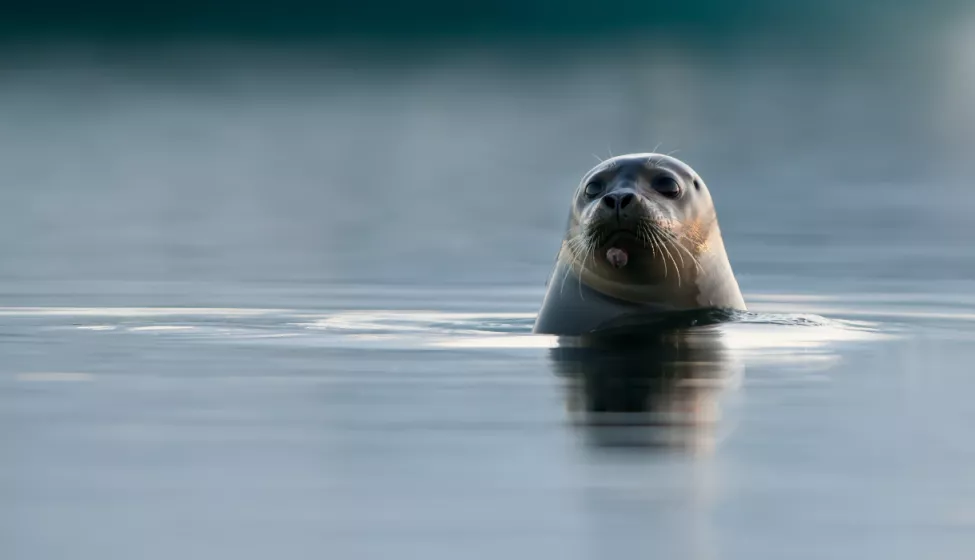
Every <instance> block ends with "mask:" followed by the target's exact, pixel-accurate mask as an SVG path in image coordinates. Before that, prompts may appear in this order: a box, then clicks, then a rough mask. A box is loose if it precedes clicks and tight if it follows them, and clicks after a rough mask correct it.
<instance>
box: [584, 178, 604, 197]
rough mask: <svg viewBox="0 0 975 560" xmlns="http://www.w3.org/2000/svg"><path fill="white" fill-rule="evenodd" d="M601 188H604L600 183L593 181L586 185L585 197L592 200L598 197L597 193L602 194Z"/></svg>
mask: <svg viewBox="0 0 975 560" xmlns="http://www.w3.org/2000/svg"><path fill="white" fill-rule="evenodd" d="M603 188H604V187H603V184H602V183H600V182H599V181H593V182H591V183H589V184H588V185H586V196H588V197H589V198H592V197H594V196H596V195H598V194H599V193H601V192H603Z"/></svg>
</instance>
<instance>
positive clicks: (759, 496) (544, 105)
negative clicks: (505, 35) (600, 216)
mask: <svg viewBox="0 0 975 560" xmlns="http://www.w3.org/2000/svg"><path fill="white" fill-rule="evenodd" d="M962 31H963V30H962ZM966 37H968V35H966V34H965V33H964V32H959V33H954V34H953V33H947V32H945V33H944V34H942V35H938V36H936V37H935V38H936V39H937V41H934V40H932V41H928V42H925V43H924V45H925V48H916V45H909V46H904V47H903V48H901V50H896V49H895V50H893V51H891V50H890V49H891V48H893V47H890V46H887V47H886V50H882V52H881V50H879V49H878V50H871V49H861V50H853V51H843V52H836V51H832V50H830V49H825V50H823V51H820V52H805V53H801V54H800V53H792V52H789V53H784V52H775V51H769V50H767V49H763V48H747V47H741V48H739V49H730V50H729V49H720V50H709V49H695V48H693V46H692V45H686V44H671V45H661V44H653V43H649V42H639V43H635V44H632V45H630V46H629V47H628V48H627V49H623V50H613V49H609V48H598V47H596V46H593V47H592V48H589V49H587V50H565V49H564V48H562V47H559V48H553V49H551V51H548V52H544V53H541V54H539V53H534V54H533V53H527V54H526V53H523V52H519V51H518V49H517V48H512V49H507V50H505V49H486V48H485V49H477V48H465V49H458V50H455V51H452V52H440V51H435V52H433V53H431V52H418V53H407V54H403V53H400V55H401V57H400V58H396V59H395V63H389V62H387V63H382V62H377V61H376V60H374V59H372V58H370V56H369V55H363V54H362V53H358V52H357V51H354V50H341V49H340V50H329V49H321V50H312V51H307V50H300V51H289V50H287V49H271V48H257V47H253V48H249V47H234V48H216V47H214V48H209V49H208V50H204V51H202V54H198V55H197V56H192V57H190V56H184V55H185V53H186V52H188V51H178V50H177V51H170V52H169V54H158V53H155V54H153V53H148V54H146V53H142V54H139V55H138V56H136V55H135V54H132V53H129V54H128V55H125V56H123V55H120V54H118V52H116V51H108V52H106V51H99V50H97V49H93V50H85V49H82V48H72V49H70V50H66V51H53V52H48V53H46V54H43V55H36V56H34V55H28V54H23V53H19V54H17V55H16V56H14V55H9V56H8V57H7V58H6V59H4V62H3V65H2V70H0V79H2V82H3V84H4V87H3V88H0V129H2V130H3V135H2V138H0V197H2V198H0V263H2V264H0V349H2V350H0V417H2V421H0V444H2V449H3V455H4V461H3V462H2V463H0V553H2V556H3V557H4V558H10V559H18V560H19V559H28V558H29V559H32V560H33V559H45V558H63V557H65V556H71V557H75V558H98V559H109V558H131V557H139V558H147V559H154V558H160V559H162V558H174V557H180V558H267V557H269V556H272V555H274V556H278V557H288V558H304V557H316V558H321V557H336V558H387V557H391V556H393V555H397V556H405V557H411V558H412V557H417V558H456V557H458V556H461V557H464V558H501V557H511V556H515V557H537V556H539V555H542V556H551V557H557V558H604V557H608V556H613V555H621V554H622V555H643V556H646V555H652V556H656V557H663V558H707V559H710V558H733V559H734V558H749V559H751V558H781V557H783V556H785V557H789V558H824V557H828V558H863V557H868V558H918V557H936V558H954V557H962V556H963V555H964V554H965V552H966V551H968V550H969V549H970V548H971V547H972V545H975V530H973V529H975V509H973V506H972V503H975V475H973V474H972V473H971V469H970V468H969V466H970V465H971V463H972V461H973V460H975V445H973V444H972V443H970V442H971V440H969V439H968V437H967V436H968V434H967V427H968V426H969V425H970V424H971V421H972V420H973V419H975V418H973V413H972V411H973V410H975V409H973V407H972V406H971V405H970V401H971V397H970V395H971V394H972V393H973V391H975V381H973V379H972V378H971V377H970V376H969V375H968V374H969V371H970V368H969V367H968V365H969V363H970V362H971V360H972V358H973V357H975V354H973V351H972V347H973V346H972V341H973V334H975V322H973V319H975V298H973V297H972V295H971V294H972V287H973V284H972V277H973V273H975V250H973V249H972V246H971V244H970V243H969V240H970V239H971V238H972V236H973V234H975V231H973V228H975V225H973V224H975V221H973V220H971V219H970V218H969V214H970V212H971V211H972V209H973V207H975V199H973V197H975V194H972V192H971V190H970V188H969V186H970V185H969V182H970V181H969V177H970V176H971V172H972V171H973V169H972V162H971V160H970V157H969V156H968V154H970V153H971V152H970V150H971V148H972V146H973V145H975V127H973V126H972V125H975V110H973V109H972V106H971V104H970V103H969V100H970V99H971V98H972V95H971V94H972V93H975V92H973V90H975V74H973V73H972V72H971V67H970V60H971V58H970V55H969V53H970V52H972V51H971V46H970V45H971V43H970V42H969V41H967V40H966ZM181 52H182V53H183V54H180V53H181ZM174 53H175V54H174ZM385 60H392V59H389V58H388V57H387V59H385ZM658 144H659V150H660V151H663V152H670V151H673V150H679V151H678V152H676V153H675V154H674V155H676V156H677V157H680V158H682V159H684V160H685V161H687V162H688V163H690V164H691V165H692V166H694V167H695V168H696V169H698V171H699V172H700V173H701V174H702V176H703V177H704V178H705V180H706V181H707V182H708V184H709V187H710V189H711V192H712V195H713V197H714V199H715V201H716V204H717V207H718V212H719V218H720V220H721V225H722V230H723V232H724V236H725V241H726V245H727V248H728V252H729V256H730V258H731V262H732V265H733V266H734V268H735V271H736V273H737V275H738V279H739V282H740V284H741V285H742V288H743V291H744V294H745V298H746V301H747V303H748V305H749V308H750V311H751V312H752V313H753V314H752V315H749V316H748V317H746V318H745V319H744V320H743V321H741V322H737V323H733V324H729V325H724V326H722V327H719V328H718V329H717V330H716V332H701V333H695V334H689V335H687V336H688V339H687V341H685V342H686V344H685V345H684V346H682V348H683V350H682V351H681V352H684V354H674V355H671V354H668V353H666V352H665V351H662V352H661V353H644V354H640V353H639V350H638V351H637V353H636V354H634V355H631V356H627V355H626V353H625V352H624V353H623V354H622V355H621V354H618V353H617V354H613V357H611V359H623V360H625V361H622V362H620V361H616V362H602V361H600V360H602V359H604V358H598V357H597V358H594V359H592V360H590V361H585V360H584V361H582V362H573V361H572V360H571V359H570V360H569V361H568V364H569V366H570V367H569V368H568V370H567V371H566V370H560V362H559V361H558V360H557V359H555V355H553V354H551V351H552V347H553V341H552V340H551V339H549V338H546V337H534V336H531V335H530V330H531V325H532V318H533V314H534V312H535V311H536V310H537V307H538V305H539V303H540V301H541V297H542V294H543V291H544V282H545V279H546V277H547V275H548V273H549V270H550V266H551V265H552V262H553V259H554V256H555V252H556V250H557V248H558V245H559V242H560V235H561V228H562V226H563V224H564V220H565V216H566V212H567V205H568V198H569V195H570V192H571V189H572V187H573V186H574V184H575V182H576V181H577V180H578V177H579V176H580V175H581V174H582V173H583V172H585V171H586V170H587V169H588V168H589V167H590V166H591V165H592V164H594V163H595V161H596V159H595V158H594V154H595V156H596V157H606V156H608V155H610V152H612V153H615V154H619V153H622V152H632V151H645V150H648V149H653V148H655V147H657V146H658ZM656 348H657V347H655V346H654V347H651V349H656ZM621 356H622V357H621ZM607 363H609V364H610V365H606V364H607ZM573 364H575V365H573ZM612 364H616V365H612ZM619 364H623V365H622V366H620V365H619ZM561 365H562V366H564V363H562V364H561ZM617 366H619V368H618V367H617ZM573 368H575V369H573ZM620 368H621V369H620ZM607 380H609V381H612V382H613V383H618V385H613V386H610V384H609V381H607ZM648 384H650V385H653V389H652V390H651V389H647V387H648ZM613 387H623V390H618V389H614V388H613ZM631 389H632V390H631ZM644 390H646V391H649V393H648V394H650V393H652V394H653V399H652V400H653V402H654V405H653V407H654V408H653V410H652V411H650V412H651V413H652V414H650V415H649V417H645V416H640V418H643V420H641V421H640V422H630V424H631V425H628V426H625V425H624V426H620V425H616V426H613V425H612V424H613V423H614V421H616V422H617V423H619V422H618V421H619V420H620V418H622V419H623V420H626V419H631V420H632V418H634V416H632V415H631V414H622V416H620V415H619V414H617V415H616V416H614V415H613V414H612V412H613V410H612V409H614V407H615V408H619V407H620V406H624V405H625V407H632V406H638V404H639V403H638V404H637V405H634V404H633V402H631V401H632V400H631V397H632V395H633V394H636V393H638V392H639V391H644ZM635 400H639V399H635ZM607 409H609V410H607ZM599 410H602V411H603V412H604V413H607V412H608V413H609V416H605V415H604V414H602V415H601V414H600V413H599ZM627 410H628V409H627ZM616 412H617V413H619V412H620V410H616ZM623 412H626V410H623ZM629 412H633V411H632V410H630V411H629ZM644 412H646V411H644ZM637 416H639V415H637ZM607 418H608V420H607ZM607 424H608V425H607ZM624 424H625V422H624Z"/></svg>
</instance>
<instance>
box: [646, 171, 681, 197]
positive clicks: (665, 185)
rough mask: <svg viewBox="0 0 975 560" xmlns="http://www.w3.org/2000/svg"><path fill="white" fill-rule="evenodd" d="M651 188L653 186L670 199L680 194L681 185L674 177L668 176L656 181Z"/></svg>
mask: <svg viewBox="0 0 975 560" xmlns="http://www.w3.org/2000/svg"><path fill="white" fill-rule="evenodd" d="M651 186H653V190H655V191H657V192H658V193H660V194H662V195H664V196H667V197H670V198H676V197H677V195H679V194H680V185H679V184H678V183H677V181H676V180H675V179H674V178H673V177H668V176H666V175H661V176H659V177H657V178H656V179H654V180H653V183H651Z"/></svg>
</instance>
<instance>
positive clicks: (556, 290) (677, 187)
mask: <svg viewBox="0 0 975 560" xmlns="http://www.w3.org/2000/svg"><path fill="white" fill-rule="evenodd" d="M744 310H745V301H744V299H743V298H742V295H741V290H740V289H739V287H738V281H737V280H736V279H735V275H734V272H733V271H732V269H731V263H730V262H729V260H728V255H727V253H726V252H725V248H724V241H723V239H722V237H721V231H720V228H719V227H718V217H717V213H716V212H715V209H714V204H713V202H712V200H711V194H710V192H709V191H708V188H707V186H706V185H705V183H704V180H703V179H701V177H700V176H699V175H698V174H697V172H695V171H694V170H693V169H692V168H691V167H690V166H689V165H687V164H686V163H684V162H682V161H680V160H678V159H676V158H674V157H670V156H667V155H663V154H656V153H644V154H628V155H622V156H617V157H614V158H611V159H608V160H606V161H604V162H601V163H600V164H599V165H597V166H596V167H594V168H592V169H591V170H589V172H587V173H586V174H585V175H584V176H583V177H582V180H581V181H580V182H579V185H578V187H577V188H576V191H575V194H574V196H573V199H572V206H571V210H570V212H569V219H568V224H567V226H566V231H565V235H564V237H563V239H562V246H561V249H560V250H559V252H558V255H557V258H556V262H555V267H554V270H553V271H552V274H551V275H550V276H549V280H548V285H547V291H546V293H545V298H544V300H543V302H542V306H541V310H540V311H539V313H538V317H537V318H536V320H535V326H534V329H533V332H535V333H538V334H551V335H565V336H572V335H581V334H585V333H590V332H594V331H597V330H601V329H606V328H614V327H619V326H625V325H641V324H648V323H653V322H656V321H661V320H662V319H664V318H673V317H678V316H682V317H687V316H688V313H691V314H699V313H700V312H701V311H707V312H714V311H717V312H719V313H726V312H729V311H732V312H733V311H744Z"/></svg>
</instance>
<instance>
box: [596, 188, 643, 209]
mask: <svg viewBox="0 0 975 560" xmlns="http://www.w3.org/2000/svg"><path fill="white" fill-rule="evenodd" d="M635 198H636V195H634V194H633V193H631V192H611V193H608V194H606V195H605V196H603V204H604V205H606V207H607V208H609V209H610V210H622V209H624V208H626V207H627V206H629V205H630V203H631V202H633V200H634V199H635Z"/></svg>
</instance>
